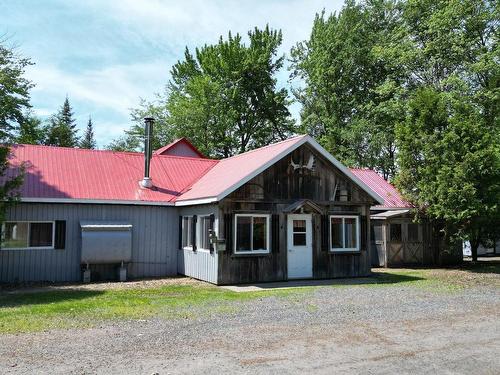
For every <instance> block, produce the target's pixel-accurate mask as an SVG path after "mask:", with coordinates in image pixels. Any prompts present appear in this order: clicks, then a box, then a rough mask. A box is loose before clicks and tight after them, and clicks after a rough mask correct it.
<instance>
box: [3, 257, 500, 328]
mask: <svg viewBox="0 0 500 375" xmlns="http://www.w3.org/2000/svg"><path fill="white" fill-rule="evenodd" d="M499 273H500V265H499V264H481V265H468V266H464V267H463V268H461V269H444V270H443V269H410V270H406V269H405V270H403V269H397V270H393V269H380V270H375V272H374V276H373V277H371V278H365V279H363V280H362V281H361V282H356V280H353V281H354V282H353V283H352V284H351V283H349V282H345V280H344V281H343V280H339V283H338V284H337V283H335V284H334V285H333V287H351V288H365V287H387V286H390V285H396V284H398V285H404V286H405V287H414V288H424V289H427V290H429V291H433V292H436V293H442V292H455V291H457V290H460V289H463V288H467V287H470V286H474V285H475V286H478V285H483V284H484V285H492V284H493V285H496V286H497V287H498V286H500V285H499V278H498V274H499ZM120 285H123V284H118V283H117V284H111V286H110V287H109V288H91V287H89V288H85V287H82V288H83V289H80V288H76V289H71V288H61V289H59V290H51V291H29V290H27V291H25V290H22V291H14V292H1V293H0V333H19V332H34V331H43V330H50V329H64V328H72V327H92V326H96V325H98V324H100V323H102V322H103V321H109V320H124V319H131V320H134V319H148V318H162V319H175V318H196V317H197V316H199V315H202V314H203V315H206V314H216V313H229V312H233V311H237V310H238V308H239V307H238V303H239V302H244V301H249V300H252V299H256V298H270V297H275V298H293V299H297V300H300V297H301V296H303V295H304V294H305V293H311V292H313V291H314V290H315V289H316V288H321V287H307V288H292V289H276V290H266V291H257V292H245V293H237V292H233V291H229V290H226V289H222V288H218V287H215V286H212V285H209V284H205V283H201V282H200V283H198V282H192V283H187V284H182V283H175V282H174V283H170V284H166V285H160V286H154V285H153V286H152V287H146V288H144V287H142V288H134V287H131V288H123V287H120ZM322 287H332V286H322Z"/></svg>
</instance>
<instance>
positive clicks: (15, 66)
mask: <svg viewBox="0 0 500 375" xmlns="http://www.w3.org/2000/svg"><path fill="white" fill-rule="evenodd" d="M4 43H5V41H0V223H1V222H2V221H3V220H4V217H5V213H6V210H7V208H8V207H9V206H10V205H11V204H13V203H15V202H16V201H17V199H18V194H17V189H18V187H19V186H21V184H22V181H23V177H24V173H23V172H24V167H23V165H20V166H19V167H18V168H13V167H12V165H11V164H10V161H9V154H10V148H9V145H8V142H9V141H11V140H12V139H13V138H14V130H16V129H17V127H18V126H19V125H20V124H22V123H23V122H24V121H25V120H26V118H25V115H24V112H25V111H26V110H27V109H29V108H30V103H29V100H30V96H29V91H30V89H31V88H32V87H33V84H32V83H31V82H30V81H29V80H28V79H27V78H25V77H24V76H23V75H24V70H25V68H26V67H27V66H29V65H31V64H32V63H31V62H30V60H29V59H26V58H22V57H20V56H18V55H16V53H15V52H14V50H13V49H12V48H8V47H7V46H5V45H4Z"/></svg>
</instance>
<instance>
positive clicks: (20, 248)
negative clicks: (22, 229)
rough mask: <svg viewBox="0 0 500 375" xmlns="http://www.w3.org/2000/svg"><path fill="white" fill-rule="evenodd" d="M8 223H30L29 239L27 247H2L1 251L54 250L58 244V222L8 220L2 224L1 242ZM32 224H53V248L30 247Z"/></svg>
mask: <svg viewBox="0 0 500 375" xmlns="http://www.w3.org/2000/svg"><path fill="white" fill-rule="evenodd" d="M7 223H28V238H27V244H26V245H27V246H25V247H2V248H1V250H21V251H22V250H54V249H55V244H56V222H55V221H51V220H8V221H4V222H3V223H2V233H1V237H2V238H1V240H2V241H3V236H4V233H5V224H7ZM32 223H46V224H49V223H51V224H52V246H29V243H30V236H31V224H32Z"/></svg>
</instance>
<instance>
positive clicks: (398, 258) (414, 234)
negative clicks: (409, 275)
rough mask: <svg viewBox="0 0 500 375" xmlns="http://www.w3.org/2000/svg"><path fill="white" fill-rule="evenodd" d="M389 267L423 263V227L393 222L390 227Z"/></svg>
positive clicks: (415, 224)
mask: <svg viewBox="0 0 500 375" xmlns="http://www.w3.org/2000/svg"><path fill="white" fill-rule="evenodd" d="M387 248H388V254H387V263H388V265H395V264H417V263H422V262H423V241H422V226H421V225H420V224H417V223H408V222H404V221H392V222H391V224H390V225H389V241H388V246H387Z"/></svg>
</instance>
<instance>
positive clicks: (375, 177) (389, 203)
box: [351, 168, 413, 208]
mask: <svg viewBox="0 0 500 375" xmlns="http://www.w3.org/2000/svg"><path fill="white" fill-rule="evenodd" d="M351 172H352V173H353V174H354V175H355V176H356V177H358V178H359V179H360V180H361V181H363V182H364V183H365V184H366V185H368V187H369V188H370V189H372V190H373V191H374V192H375V193H377V194H378V195H380V196H381V197H382V198H383V199H384V204H383V205H377V206H374V207H373V208H411V207H413V206H412V205H411V204H410V203H409V202H408V201H406V200H405V199H404V198H403V197H402V196H401V193H400V192H399V191H398V190H397V189H396V188H395V187H394V186H393V185H392V184H391V183H389V182H388V181H386V180H384V178H383V177H382V176H380V175H379V174H378V173H377V172H375V171H374V170H371V169H357V168H351Z"/></svg>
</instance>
